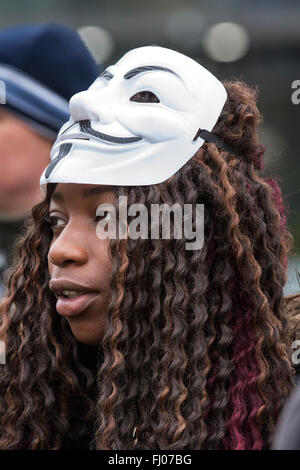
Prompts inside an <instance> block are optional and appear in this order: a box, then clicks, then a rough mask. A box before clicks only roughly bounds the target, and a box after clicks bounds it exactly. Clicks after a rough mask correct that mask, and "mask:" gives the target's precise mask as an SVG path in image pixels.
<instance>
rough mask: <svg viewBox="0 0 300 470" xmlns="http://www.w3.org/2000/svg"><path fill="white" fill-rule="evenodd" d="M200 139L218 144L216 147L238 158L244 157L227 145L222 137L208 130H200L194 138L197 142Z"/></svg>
mask: <svg viewBox="0 0 300 470" xmlns="http://www.w3.org/2000/svg"><path fill="white" fill-rule="evenodd" d="M198 137H201V139H203V140H205V141H206V142H212V143H213V144H216V146H217V147H218V148H220V149H221V150H226V152H230V153H233V154H234V155H236V156H237V157H239V158H242V155H241V154H240V153H238V152H237V151H236V150H235V148H234V147H232V146H231V145H229V144H226V143H225V142H224V141H223V139H221V137H218V136H217V135H215V134H213V133H212V132H209V131H207V130H206V129H199V130H198V132H197V134H196V135H195V137H194V140H197V139H198Z"/></svg>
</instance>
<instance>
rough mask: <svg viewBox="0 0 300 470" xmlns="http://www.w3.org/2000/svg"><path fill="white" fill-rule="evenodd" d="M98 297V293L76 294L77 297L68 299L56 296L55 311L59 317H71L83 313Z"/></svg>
mask: <svg viewBox="0 0 300 470" xmlns="http://www.w3.org/2000/svg"><path fill="white" fill-rule="evenodd" d="M98 295H100V294H99V292H86V293H82V294H80V293H78V297H73V298H68V297H64V296H58V297H57V302H56V310H57V312H58V313H59V314H60V315H65V316H69V315H70V316H73V315H78V314H79V313H81V312H83V310H85V309H86V308H87V307H89V305H90V304H91V303H92V302H93V300H94V299H95V298H96V297H97V296H98Z"/></svg>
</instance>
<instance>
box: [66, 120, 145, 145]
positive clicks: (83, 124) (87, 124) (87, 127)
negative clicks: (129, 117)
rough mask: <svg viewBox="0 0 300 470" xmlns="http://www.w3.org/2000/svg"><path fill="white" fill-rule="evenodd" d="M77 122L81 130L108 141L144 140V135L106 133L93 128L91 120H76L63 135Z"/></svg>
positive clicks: (124, 142) (129, 141)
mask: <svg viewBox="0 0 300 470" xmlns="http://www.w3.org/2000/svg"><path fill="white" fill-rule="evenodd" d="M76 124H79V127H80V130H81V132H84V133H85V134H87V135H92V136H93V137H97V138H98V139H101V140H106V141H108V142H113V143H116V144H131V143H133V142H139V141H140V140H143V138H142V137H115V136H113V135H108V134H104V133H103V132H98V131H96V130H95V129H93V128H92V126H91V121H90V120H83V121H76V122H74V123H73V124H72V125H71V126H70V127H68V129H66V130H65V131H64V132H63V133H62V135H63V134H65V133H66V132H67V131H68V130H69V129H71V127H73V126H75V125H76ZM70 138H72V135H71V136H70Z"/></svg>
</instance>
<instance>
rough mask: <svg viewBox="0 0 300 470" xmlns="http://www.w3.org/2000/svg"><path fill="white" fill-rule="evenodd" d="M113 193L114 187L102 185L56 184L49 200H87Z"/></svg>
mask: <svg viewBox="0 0 300 470" xmlns="http://www.w3.org/2000/svg"><path fill="white" fill-rule="evenodd" d="M111 191H114V186H111V185H104V184H79V183H58V184H57V185H56V188H55V190H54V191H53V193H52V195H51V200H53V201H57V202H58V201H59V200H63V199H64V198H65V197H71V198H72V197H75V196H76V197H78V196H79V197H82V198H88V197H91V196H95V195H98V194H104V193H107V192H111Z"/></svg>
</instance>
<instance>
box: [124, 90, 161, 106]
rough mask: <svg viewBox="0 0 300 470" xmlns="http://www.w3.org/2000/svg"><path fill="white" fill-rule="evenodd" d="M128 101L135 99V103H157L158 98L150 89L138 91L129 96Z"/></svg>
mask: <svg viewBox="0 0 300 470" xmlns="http://www.w3.org/2000/svg"><path fill="white" fill-rule="evenodd" d="M130 101H136V102H137V103H159V99H158V98H157V96H156V95H155V94H154V93H152V91H139V92H138V93H136V94H135V95H133V96H132V97H131V98H130Z"/></svg>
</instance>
